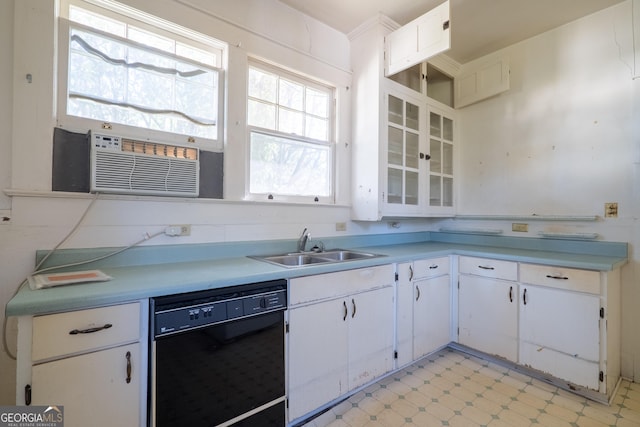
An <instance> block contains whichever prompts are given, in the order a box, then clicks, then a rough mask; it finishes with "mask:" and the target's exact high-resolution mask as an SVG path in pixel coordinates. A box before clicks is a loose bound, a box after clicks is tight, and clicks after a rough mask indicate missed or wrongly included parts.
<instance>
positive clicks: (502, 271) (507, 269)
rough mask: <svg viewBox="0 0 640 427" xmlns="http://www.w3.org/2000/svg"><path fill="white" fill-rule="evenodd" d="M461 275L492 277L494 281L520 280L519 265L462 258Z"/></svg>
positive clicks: (492, 260)
mask: <svg viewBox="0 0 640 427" xmlns="http://www.w3.org/2000/svg"><path fill="white" fill-rule="evenodd" d="M460 273H463V274H474V275H476V276H482V277H492V278H494V279H504V280H518V263H516V262H512V261H499V260H495V259H488V258H475V257H468V256H461V257H460Z"/></svg>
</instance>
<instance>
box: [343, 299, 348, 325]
mask: <svg viewBox="0 0 640 427" xmlns="http://www.w3.org/2000/svg"><path fill="white" fill-rule="evenodd" d="M342 305H343V306H344V316H342V321H343V322H344V321H346V320H347V314H348V313H349V310H348V309H347V303H346V302H345V301H342Z"/></svg>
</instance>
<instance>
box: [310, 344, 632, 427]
mask: <svg viewBox="0 0 640 427" xmlns="http://www.w3.org/2000/svg"><path fill="white" fill-rule="evenodd" d="M327 426H329V427H412V426H420V427H431V426H434V427H441V426H447V427H640V384H635V383H630V382H629V381H626V380H623V381H622V382H621V384H620V387H619V388H618V392H617V395H616V396H615V398H614V400H613V402H612V404H611V406H607V405H603V404H600V403H597V402H594V401H590V400H588V399H585V398H583V397H581V396H577V395H574V394H572V393H569V392H567V391H565V390H561V389H558V388H556V387H554V386H552V385H549V384H547V383H544V382H542V381H539V380H536V379H533V378H530V377H528V376H526V375H524V374H522V373H521V372H515V371H511V370H509V369H508V368H505V367H504V366H501V365H497V364H494V363H490V362H487V361H484V360H482V359H479V358H476V357H474V356H469V355H466V354H463V353H460V352H458V351H455V350H451V349H444V350H442V351H440V352H438V353H435V354H433V355H431V356H429V357H428V358H426V359H422V360H419V361H417V362H416V363H414V364H412V365H410V366H408V367H406V368H404V369H402V370H400V371H398V372H397V373H395V374H393V375H391V376H389V377H386V378H384V379H382V380H380V381H378V382H376V383H375V384H372V385H371V386H369V387H367V388H365V389H364V390H362V391H359V392H358V393H356V394H354V395H353V396H351V397H350V398H349V399H347V400H345V401H343V402H341V403H339V404H338V405H336V406H334V407H333V408H331V409H329V410H328V411H326V412H325V413H323V414H322V415H320V416H318V417H316V418H315V419H313V420H311V421H309V422H308V423H307V424H306V425H305V427H327Z"/></svg>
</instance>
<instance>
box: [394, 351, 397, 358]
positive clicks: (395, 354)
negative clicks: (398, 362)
mask: <svg viewBox="0 0 640 427" xmlns="http://www.w3.org/2000/svg"><path fill="white" fill-rule="evenodd" d="M393 358H394V359H397V358H398V352H397V351H394V352H393Z"/></svg>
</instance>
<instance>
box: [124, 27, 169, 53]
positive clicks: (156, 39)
mask: <svg viewBox="0 0 640 427" xmlns="http://www.w3.org/2000/svg"><path fill="white" fill-rule="evenodd" d="M127 38H128V39H129V40H133V41H136V42H138V43H140V44H143V45H146V46H151V47H154V48H156V49H159V50H164V51H165V52H169V53H175V52H176V43H175V42H174V41H173V40H171V39H168V38H166V37H162V36H159V35H157V34H153V33H150V32H148V31H144V30H141V29H139V28H135V27H129V34H128V36H127Z"/></svg>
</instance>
